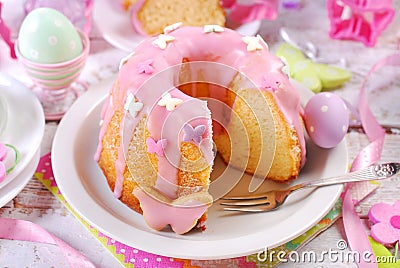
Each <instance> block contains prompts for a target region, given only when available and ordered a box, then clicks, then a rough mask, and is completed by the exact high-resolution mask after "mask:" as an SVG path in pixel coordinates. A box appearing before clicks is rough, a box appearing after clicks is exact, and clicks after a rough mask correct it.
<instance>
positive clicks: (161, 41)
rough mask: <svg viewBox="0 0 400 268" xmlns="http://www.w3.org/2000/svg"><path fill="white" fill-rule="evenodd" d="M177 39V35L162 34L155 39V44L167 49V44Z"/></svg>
mask: <svg viewBox="0 0 400 268" xmlns="http://www.w3.org/2000/svg"><path fill="white" fill-rule="evenodd" d="M174 40H175V37H173V36H172V35H167V34H160V35H158V37H157V39H155V40H154V41H153V43H152V44H153V45H155V46H158V47H159V48H161V49H166V48H167V44H168V43H169V42H172V41H174Z"/></svg>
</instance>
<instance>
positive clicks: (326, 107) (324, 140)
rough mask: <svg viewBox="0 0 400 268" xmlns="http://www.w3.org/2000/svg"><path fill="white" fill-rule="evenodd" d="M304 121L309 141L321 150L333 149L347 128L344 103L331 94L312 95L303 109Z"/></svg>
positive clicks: (347, 113) (346, 114)
mask: <svg viewBox="0 0 400 268" xmlns="http://www.w3.org/2000/svg"><path fill="white" fill-rule="evenodd" d="M304 121H305V125H306V129H307V133H308V135H309V136H310V138H311V140H312V141H313V142H314V143H315V144H316V145H318V146H320V147H322V148H333V147H335V146H336V145H337V144H338V143H339V142H341V140H342V139H343V138H344V136H345V134H346V133H347V130H348V127H349V112H348V108H347V106H346V104H345V102H344V101H343V100H342V99H341V98H340V97H339V96H338V95H335V94H333V93H328V92H323V93H318V94H316V95H314V96H313V97H312V98H311V99H310V100H309V101H308V103H307V104H306V106H305V108H304Z"/></svg>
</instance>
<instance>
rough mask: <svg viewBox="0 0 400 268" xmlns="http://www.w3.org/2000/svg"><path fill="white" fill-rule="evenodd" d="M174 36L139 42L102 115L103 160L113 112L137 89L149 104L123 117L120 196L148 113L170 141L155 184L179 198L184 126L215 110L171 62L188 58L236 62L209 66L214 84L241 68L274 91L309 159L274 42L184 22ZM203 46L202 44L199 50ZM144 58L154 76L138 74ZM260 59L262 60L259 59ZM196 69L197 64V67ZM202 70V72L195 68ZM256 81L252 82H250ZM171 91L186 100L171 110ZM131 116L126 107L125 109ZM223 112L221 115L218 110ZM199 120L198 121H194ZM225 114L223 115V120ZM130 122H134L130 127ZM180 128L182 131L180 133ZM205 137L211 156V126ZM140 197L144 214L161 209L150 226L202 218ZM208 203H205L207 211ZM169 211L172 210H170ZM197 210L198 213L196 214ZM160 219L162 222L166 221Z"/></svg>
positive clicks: (154, 133)
mask: <svg viewBox="0 0 400 268" xmlns="http://www.w3.org/2000/svg"><path fill="white" fill-rule="evenodd" d="M168 35H170V36H173V37H174V40H173V41H171V42H168V43H167V45H166V48H165V49H161V48H160V47H158V46H156V45H154V44H153V41H154V40H155V39H156V38H157V37H154V38H150V39H148V40H146V41H144V42H142V43H140V44H139V45H138V47H137V48H136V49H135V54H134V55H133V56H132V57H131V58H130V59H129V60H128V61H127V63H125V64H124V65H123V66H122V68H121V70H120V72H119V77H118V82H119V83H120V84H119V87H118V89H117V88H114V89H113V90H112V91H111V93H110V96H109V99H108V100H107V101H106V104H105V106H104V107H103V112H102V120H103V122H104V123H103V125H102V127H101V130H100V134H99V141H100V142H99V145H98V148H97V152H96V155H95V159H96V160H98V159H99V154H100V152H101V150H102V144H101V141H102V139H103V136H104V134H105V130H106V128H107V125H108V123H109V122H110V120H111V117H112V115H113V114H114V112H115V111H117V110H121V109H122V110H123V107H124V106H125V102H126V99H127V96H128V94H129V93H132V94H133V95H134V96H135V98H136V99H137V101H139V102H141V103H143V109H142V110H141V111H139V112H138V114H137V115H136V117H128V116H124V117H123V120H121V126H120V129H121V130H120V132H121V137H123V141H121V145H120V148H119V149H118V160H117V163H116V170H117V174H116V178H117V182H116V187H115V189H114V193H115V195H116V196H117V197H119V196H120V194H121V187H122V184H123V180H124V177H123V172H124V169H125V161H124V156H125V154H124V152H126V148H127V144H128V142H129V140H130V137H131V135H130V134H131V133H132V131H133V130H134V128H135V126H136V124H137V123H138V122H139V120H140V119H141V118H143V116H145V115H147V119H148V121H147V128H148V131H149V132H150V136H151V137H152V138H153V139H155V140H160V139H167V140H168V146H167V147H166V148H165V156H158V155H157V159H158V170H159V172H158V177H157V181H156V185H155V188H157V189H158V190H159V191H161V192H163V193H164V194H165V195H166V196H168V197H169V198H171V199H174V198H176V197H177V196H176V190H177V187H178V186H177V181H176V180H177V176H176V174H177V172H178V169H177V167H178V164H179V161H180V148H179V145H180V143H181V142H182V140H183V130H182V129H183V126H184V125H185V124H186V123H188V122H190V124H191V126H192V127H193V128H195V127H196V126H199V125H206V126H209V122H210V115H209V111H208V109H207V104H206V102H204V101H201V100H199V99H194V98H191V97H189V96H187V95H185V94H183V93H182V92H181V91H179V90H178V89H177V88H176V86H178V85H177V83H178V81H179V79H178V77H179V68H180V67H175V68H174V67H171V66H180V65H181V64H182V62H183V60H184V58H188V59H189V60H190V62H195V61H203V62H204V61H206V62H207V61H209V62H214V63H218V64H219V65H218V66H219V67H221V66H223V67H224V66H225V67H226V66H228V67H229V66H230V67H231V68H232V69H233V70H234V71H226V69H227V68H223V69H224V70H225V72H219V71H220V70H218V68H217V67H215V68H210V69H205V70H202V71H203V75H204V77H205V81H208V82H210V83H215V84H219V85H222V86H225V87H226V86H228V84H229V82H230V81H231V80H232V78H233V77H234V75H236V73H237V71H239V72H240V73H242V74H245V76H246V77H247V78H248V81H247V83H250V82H251V85H250V84H249V85H248V86H251V87H250V88H254V87H256V88H260V89H261V90H268V91H271V92H274V93H275V94H274V97H275V99H276V102H277V104H278V105H279V107H280V109H281V111H282V113H283V114H284V116H285V118H286V120H287V121H288V123H289V124H290V125H291V126H293V127H294V128H295V129H296V131H297V133H298V135H299V139H300V143H301V147H302V164H304V161H305V141H304V135H303V128H302V124H301V122H300V116H299V112H300V109H301V108H300V101H299V96H298V93H297V91H296V90H295V89H294V88H293V87H292V86H291V84H290V83H289V80H288V79H287V77H286V76H285V75H284V74H283V73H282V71H281V68H282V66H283V64H282V62H281V61H280V60H279V59H278V58H277V57H275V56H274V55H272V54H270V53H269V51H268V46H267V45H266V44H265V43H263V42H261V44H260V46H261V48H262V49H258V50H255V51H247V44H246V43H245V42H244V41H243V40H242V36H241V35H239V34H238V33H236V32H234V31H232V30H229V29H225V30H224V31H223V32H220V33H214V32H211V33H204V32H203V28H201V27H182V28H179V29H177V30H175V31H172V32H171V33H169V34H168ZM199 48H201V49H199ZM143 62H151V66H152V68H153V69H154V73H153V74H152V75H149V74H146V73H137V72H135V71H132V70H137V68H138V65H140V64H141V63H143ZM254 63H257V64H254ZM191 68H192V70H196V66H194V67H192V65H191ZM193 73H196V72H193ZM266 80H267V81H270V82H271V83H272V84H273V85H277V86H275V87H273V88H271V87H266V86H265V85H266ZM249 81H250V82H249ZM167 91H168V92H169V93H170V94H171V96H172V97H173V98H179V99H181V100H182V101H183V102H182V103H181V104H179V105H178V106H177V107H176V108H175V109H174V110H172V111H168V110H167V109H166V107H165V106H160V105H157V103H158V102H159V100H160V99H161V96H162V95H163V94H164V93H166V92H167ZM125 115H126V111H125ZM217 116H218V115H217ZM193 119H195V120H193ZM223 120H225V119H223V118H222V119H221V121H223ZM128 125H129V127H127V126H128ZM177 133H181V134H180V135H177ZM202 139H203V141H206V142H207V143H209V144H202V146H200V148H201V149H202V150H204V151H203V153H204V155H205V156H210V155H211V154H212V152H211V148H212V145H211V129H207V130H206V131H205V133H204V134H203V137H202ZM135 195H136V197H137V198H138V199H139V201H140V202H141V205H142V208H143V210H144V214H149V213H152V212H149V211H148V210H151V211H155V212H159V213H155V214H154V215H158V216H156V217H148V218H147V222H148V223H149V225H150V226H153V227H154V226H158V225H162V224H164V223H169V224H171V225H172V226H178V225H179V224H180V223H179V222H180V220H178V219H179V218H186V219H187V221H185V222H186V224H189V222H190V224H191V226H192V223H193V222H194V221H195V220H196V219H195V218H193V217H194V215H193V214H191V215H187V211H188V210H179V209H175V210H174V213H178V214H179V215H176V216H174V217H169V216H168V215H166V214H165V213H160V212H161V211H162V210H163V209H165V204H159V203H160V202H153V203H151V204H149V202H152V201H149V197H148V196H147V195H143V194H140V193H138V192H135ZM205 209H206V206H204V210H203V212H204V211H205ZM167 214H168V213H167ZM196 215H197V214H196ZM160 222H161V223H162V224H160ZM189 227H190V226H185V228H183V227H182V226H180V227H179V230H181V228H182V229H185V230H187V229H188V228H189Z"/></svg>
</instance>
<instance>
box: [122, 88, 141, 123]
mask: <svg viewBox="0 0 400 268" xmlns="http://www.w3.org/2000/svg"><path fill="white" fill-rule="evenodd" d="M124 109H125V110H126V111H129V113H130V114H131V115H132V116H133V117H136V116H137V114H138V113H139V112H140V111H141V110H142V109H143V103H141V102H138V101H136V99H135V96H133V94H132V93H129V95H128V96H127V97H126V102H125V105H124Z"/></svg>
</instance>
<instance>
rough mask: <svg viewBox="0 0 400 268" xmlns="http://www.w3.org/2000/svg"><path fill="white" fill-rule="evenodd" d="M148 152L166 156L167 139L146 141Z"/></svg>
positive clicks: (149, 139)
mask: <svg viewBox="0 0 400 268" xmlns="http://www.w3.org/2000/svg"><path fill="white" fill-rule="evenodd" d="M146 144H147V152H149V153H156V154H157V155H158V156H164V149H165V147H166V146H167V139H161V140H158V141H155V140H154V139H153V138H151V137H148V138H147V139H146Z"/></svg>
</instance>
